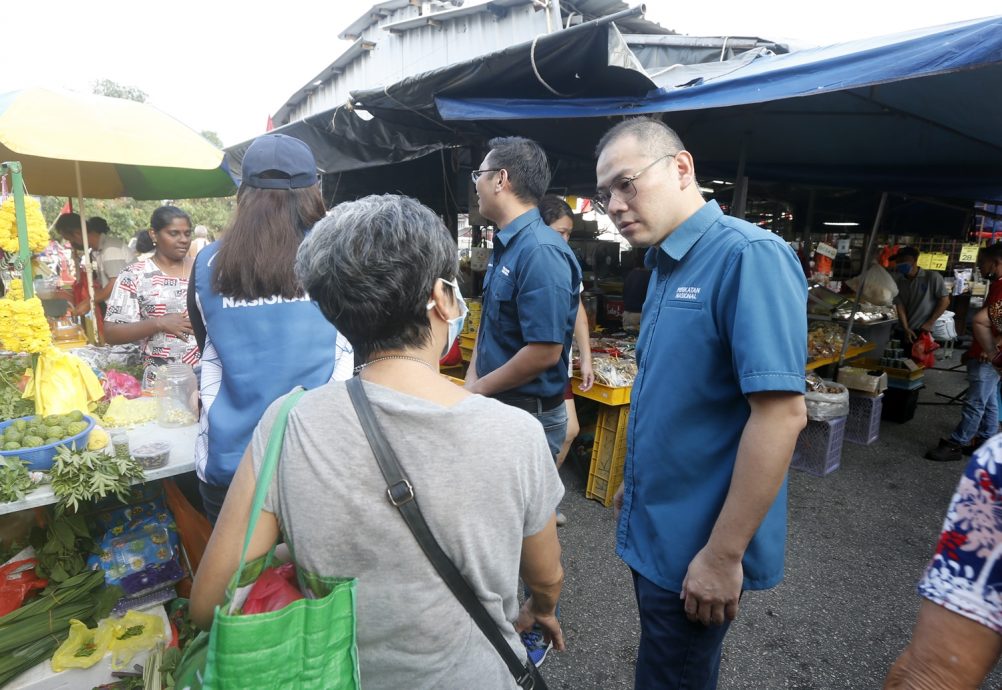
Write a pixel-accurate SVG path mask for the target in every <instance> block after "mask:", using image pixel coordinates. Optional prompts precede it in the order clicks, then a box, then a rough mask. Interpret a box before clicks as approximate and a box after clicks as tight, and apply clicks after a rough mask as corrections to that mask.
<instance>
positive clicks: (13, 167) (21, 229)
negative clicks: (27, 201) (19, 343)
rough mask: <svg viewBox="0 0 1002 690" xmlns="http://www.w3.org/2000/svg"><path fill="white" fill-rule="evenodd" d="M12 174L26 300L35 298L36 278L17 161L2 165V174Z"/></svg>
mask: <svg viewBox="0 0 1002 690" xmlns="http://www.w3.org/2000/svg"><path fill="white" fill-rule="evenodd" d="M4 172H10V185H11V193H12V194H13V195H14V214H15V215H16V216H17V264H18V266H19V268H20V269H21V283H22V284H23V285H24V298H25V299H31V298H32V297H34V296H35V277H34V275H33V273H32V270H31V249H30V248H29V247H28V219H27V217H26V216H25V212H24V178H23V177H21V164H20V163H19V162H17V161H12V162H10V163H3V164H0V173H4Z"/></svg>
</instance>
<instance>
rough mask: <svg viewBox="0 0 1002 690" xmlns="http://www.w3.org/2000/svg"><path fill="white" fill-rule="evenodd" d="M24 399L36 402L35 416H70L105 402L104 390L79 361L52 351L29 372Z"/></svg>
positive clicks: (58, 351) (62, 353) (42, 355)
mask: <svg viewBox="0 0 1002 690" xmlns="http://www.w3.org/2000/svg"><path fill="white" fill-rule="evenodd" d="M24 397H25V398H28V399H34V401H35V414H39V415H50V414H67V413H69V412H73V411H74V410H87V409H90V408H89V405H88V403H91V402H96V401H98V400H100V399H101V398H103V397H104V388H102V387H101V382H100V381H98V380H97V376H95V375H94V371H93V370H92V369H91V368H90V367H89V366H87V365H86V364H85V363H84V362H83V361H82V360H81V359H80V358H79V357H75V356H73V355H71V354H68V353H66V352H62V351H60V350H57V349H56V348H49V349H48V350H46V351H45V352H43V353H42V354H41V355H39V356H38V364H37V365H36V366H35V369H34V370H33V371H29V372H28V385H27V386H26V387H25V391H24Z"/></svg>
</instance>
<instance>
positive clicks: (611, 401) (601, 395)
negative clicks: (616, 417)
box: [460, 343, 633, 405]
mask: <svg viewBox="0 0 1002 690" xmlns="http://www.w3.org/2000/svg"><path fill="white" fill-rule="evenodd" d="M460 345H462V343H460ZM571 380H572V381H573V384H572V385H571V391H572V392H573V393H574V395H580V396H581V397H582V398H588V399H589V400H594V401H595V402H600V403H602V404H603V405H629V404H630V393H631V392H632V391H633V387H632V386H624V387H622V388H613V387H612V386H603V385H602V384H601V383H595V384H594V385H592V387H591V389H590V390H587V391H583V390H581V388H580V386H581V379H580V378H578V377H577V376H574V377H573V378H572V379H571Z"/></svg>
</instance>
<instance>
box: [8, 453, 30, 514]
mask: <svg viewBox="0 0 1002 690" xmlns="http://www.w3.org/2000/svg"><path fill="white" fill-rule="evenodd" d="M34 486H35V483H34V482H32V481H31V475H30V474H28V463H26V462H24V461H23V460H21V458H17V457H6V458H4V457H0V503H8V502H10V501H20V500H21V499H22V498H24V495H25V493H27V492H28V491H30V490H31V489H33V488H34Z"/></svg>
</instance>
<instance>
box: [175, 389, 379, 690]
mask: <svg viewBox="0 0 1002 690" xmlns="http://www.w3.org/2000/svg"><path fill="white" fill-rule="evenodd" d="M303 392H304V391H303V390H302V389H299V390H296V391H294V392H293V393H291V394H290V395H289V397H288V398H287V399H286V400H285V402H284V403H283V404H282V407H281V409H280V410H279V413H278V417H277V418H276V419H275V425H274V426H273V427H272V430H271V435H270V436H269V438H268V446H267V449H266V451H265V457H264V462H262V463H261V470H260V472H259V473H258V478H257V487H256V488H255V491H254V504H253V507H252V509H251V515H250V522H249V523H248V525H247V535H246V536H245V538H244V548H243V551H242V553H241V554H240V566H239V568H237V571H236V573H235V574H234V575H233V579H232V580H231V581H230V584H229V587H227V590H226V600H225V601H224V603H223V605H222V606H219V607H217V608H216V613H215V617H214V618H213V621H212V629H211V630H210V631H209V632H208V633H204V632H203V633H201V634H200V635H199V636H198V637H197V638H195V639H194V640H192V641H191V643H190V644H189V645H188V647H187V648H186V649H185V652H184V657H183V659H182V660H181V662H180V664H179V665H178V671H177V674H176V678H175V684H176V687H177V688H191V690H199V688H203V689H204V690H237V689H238V688H241V689H242V688H269V690H271V689H275V690H278V689H281V688H290V689H291V688H296V689H300V688H301V689H302V690H313V689H316V690H321V689H322V690H359V689H360V688H361V682H360V681H359V673H358V650H357V647H356V637H355V584H356V581H355V580H354V579H345V578H332V577H323V576H319V575H316V574H313V573H309V572H306V571H305V570H303V569H302V568H300V567H298V566H297V568H296V570H297V573H298V576H299V585H300V588H301V589H302V592H303V594H304V595H305V596H306V598H305V599H300V600H299V601H294V602H292V603H291V604H289V605H288V606H286V607H285V608H283V609H280V610H278V611H269V612H267V613H256V614H251V615H240V614H239V613H237V611H239V609H240V606H241V605H242V604H243V601H244V600H245V599H246V597H247V594H248V593H249V591H250V588H251V586H252V585H253V584H254V582H255V581H256V580H257V578H258V576H259V575H260V574H261V573H262V572H263V571H264V569H265V568H267V567H269V566H270V565H271V562H272V558H273V555H274V547H272V550H271V551H270V552H269V553H268V554H266V555H264V556H261V557H260V558H257V559H255V560H253V561H251V562H250V563H247V562H245V561H246V556H247V548H248V547H249V546H250V539H251V535H252V534H254V528H255V527H256V526H257V521H258V518H259V517H260V515H261V508H262V507H263V506H264V500H265V497H266V496H267V493H268V487H269V486H270V485H271V480H272V477H273V476H274V474H275V468H276V466H277V465H278V458H279V455H280V454H281V451H282V441H283V438H284V436H285V427H286V424H287V423H288V418H289V411H290V410H291V409H292V407H293V406H294V405H295V404H296V402H297V401H298V400H299V398H300V396H301V395H302V394H303ZM289 547H290V549H291V548H292V544H291V543H290V544H289ZM293 559H295V552H294V551H293Z"/></svg>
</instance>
